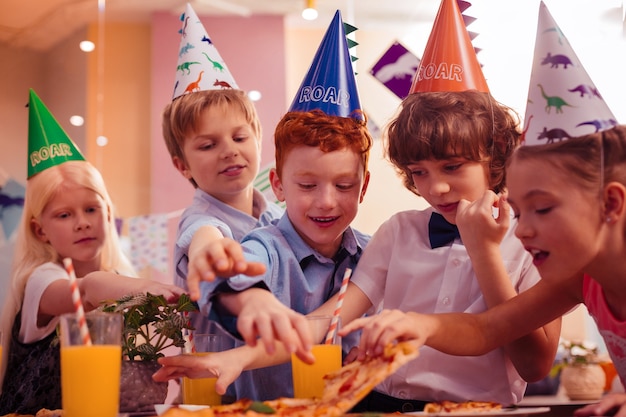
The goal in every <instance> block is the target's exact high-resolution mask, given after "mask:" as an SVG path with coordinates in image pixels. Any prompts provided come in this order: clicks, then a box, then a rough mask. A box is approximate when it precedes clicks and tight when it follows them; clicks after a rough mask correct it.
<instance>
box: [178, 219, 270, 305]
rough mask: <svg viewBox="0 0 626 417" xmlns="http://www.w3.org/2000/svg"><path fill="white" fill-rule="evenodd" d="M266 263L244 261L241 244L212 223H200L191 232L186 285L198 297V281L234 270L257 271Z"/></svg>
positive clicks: (230, 275) (260, 270)
mask: <svg viewBox="0 0 626 417" xmlns="http://www.w3.org/2000/svg"><path fill="white" fill-rule="evenodd" d="M264 272H265V265H263V264H261V263H258V262H248V261H246V259H245V257H244V255H243V251H242V249H241V245H240V244H239V242H237V241H236V240H233V239H230V238H227V237H224V236H223V235H222V232H220V230H219V229H218V228H216V227H214V226H208V225H207V226H202V227H200V228H199V229H198V230H197V231H196V232H195V233H194V235H193V238H192V240H191V244H190V245H189V264H188V273H187V287H188V288H189V296H190V297H191V299H192V300H194V301H197V300H198V299H199V298H200V282H201V281H214V280H215V279H216V277H222V278H227V277H232V276H233V275H237V274H245V275H250V276H254V275H260V274H262V273H264Z"/></svg>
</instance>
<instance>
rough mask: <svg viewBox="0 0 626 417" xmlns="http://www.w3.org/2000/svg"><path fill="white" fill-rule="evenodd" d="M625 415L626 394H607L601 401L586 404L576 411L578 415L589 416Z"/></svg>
mask: <svg viewBox="0 0 626 417" xmlns="http://www.w3.org/2000/svg"><path fill="white" fill-rule="evenodd" d="M609 415H610V416H624V415H626V394H624V393H613V394H607V395H605V396H604V397H602V398H601V399H600V402H597V403H594V404H589V405H586V406H584V407H582V408H579V409H578V410H575V411H574V416H576V417H589V416H609Z"/></svg>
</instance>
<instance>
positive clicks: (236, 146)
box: [163, 4, 283, 331]
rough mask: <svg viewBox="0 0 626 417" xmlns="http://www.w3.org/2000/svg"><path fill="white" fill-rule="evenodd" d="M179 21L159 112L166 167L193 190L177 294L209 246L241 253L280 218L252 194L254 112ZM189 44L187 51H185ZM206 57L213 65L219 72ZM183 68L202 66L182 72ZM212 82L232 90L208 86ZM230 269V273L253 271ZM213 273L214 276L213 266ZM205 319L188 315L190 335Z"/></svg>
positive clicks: (193, 21) (179, 251)
mask: <svg viewBox="0 0 626 417" xmlns="http://www.w3.org/2000/svg"><path fill="white" fill-rule="evenodd" d="M185 16H187V17H188V19H186V20H185V21H186V24H185V30H184V31H182V36H181V43H180V45H181V48H180V55H179V61H178V68H179V70H177V71H176V77H177V79H176V83H175V87H174V96H173V99H172V102H171V103H169V104H168V105H167V106H166V107H165V109H164V111H163V137H164V139H165V144H166V145H167V149H168V151H169V153H170V156H171V158H172V163H173V164H174V166H175V167H176V169H177V170H178V171H179V172H180V173H181V174H182V175H183V176H184V177H185V178H186V179H188V180H189V182H191V184H192V185H193V186H194V188H195V193H194V197H193V202H192V203H191V205H190V206H189V207H187V209H185V211H184V212H183V214H182V216H181V219H180V222H179V225H178V233H177V236H176V244H175V248H174V270H175V277H174V282H175V283H176V284H177V285H179V286H181V287H183V288H187V287H189V286H188V281H189V280H191V281H194V280H195V281H196V282H197V281H198V280H199V277H198V274H199V271H200V270H203V269H204V268H205V265H207V264H210V263H212V262H213V260H212V258H211V255H210V253H211V252H210V248H211V247H212V245H214V244H217V245H220V246H219V247H220V248H223V250H225V251H231V250H233V251H237V253H240V248H239V246H238V244H237V242H239V241H240V240H241V238H243V236H244V235H245V234H246V233H248V232H249V231H250V230H252V229H254V228H256V227H259V226H265V225H267V224H270V223H271V222H272V221H273V220H275V219H277V218H279V217H280V216H281V215H282V213H283V209H282V208H280V207H279V206H278V205H276V204H275V203H273V202H270V201H269V200H267V199H266V198H265V196H264V195H263V194H262V193H261V192H260V191H258V190H256V189H255V188H254V180H255V178H256V176H257V175H258V173H259V168H260V162H261V124H260V121H259V118H258V115H257V112H256V109H255V108H254V105H253V103H252V101H251V100H250V99H249V97H248V96H247V95H246V93H245V92H244V91H242V90H239V89H238V87H237V84H236V83H235V80H234V79H233V77H232V75H231V74H230V71H229V70H228V68H227V66H226V64H225V63H223V60H222V58H221V56H220V55H219V52H218V51H217V49H216V47H215V45H214V44H213V43H212V42H206V41H202V39H208V38H209V36H208V34H207V32H206V30H205V29H204V26H203V25H202V22H201V21H200V20H199V19H198V16H197V15H196V14H195V12H194V11H193V9H192V8H191V5H189V4H188V5H187V9H186V12H185ZM189 44H193V45H194V47H193V48H188V47H187V45H189ZM205 56H206V57H205ZM208 57H211V59H212V60H213V61H215V62H220V63H221V70H219V71H218V70H216V69H215V67H214V66H213V65H212V64H211V63H210V62H209V61H207V58H208ZM189 62H196V63H204V64H201V65H192V66H188V68H189V70H188V71H181V70H180V68H184V67H186V63H189ZM207 64H208V65H207ZM216 77H218V79H219V80H220V81H223V82H224V83H226V84H227V85H229V86H230V87H232V88H228V89H223V88H222V87H221V86H214V81H215V79H216ZM198 80H199V81H198ZM237 266H238V265H236V266H235V272H237V273H243V272H246V273H254V271H255V269H254V267H252V268H250V269H246V268H245V266H244V268H242V269H237ZM215 270H216V271H219V270H220V265H219V264H216V268H215ZM257 270H258V265H257ZM189 289H190V290H191V296H192V297H193V298H194V299H197V298H198V297H199V296H200V294H199V291H198V288H197V286H194V285H192V286H190V287H189ZM207 314H208V311H206V310H204V311H201V314H194V315H193V316H192V321H193V325H194V327H195V328H196V330H197V331H205V330H206V329H207V327H206V325H207V320H206V315H207Z"/></svg>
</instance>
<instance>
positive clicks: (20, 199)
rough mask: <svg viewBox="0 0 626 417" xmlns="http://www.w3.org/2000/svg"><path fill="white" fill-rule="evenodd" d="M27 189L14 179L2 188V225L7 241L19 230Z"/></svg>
mask: <svg viewBox="0 0 626 417" xmlns="http://www.w3.org/2000/svg"><path fill="white" fill-rule="evenodd" d="M25 195H26V188H25V187H24V186H23V185H21V184H20V183H18V182H17V181H15V180H14V179H12V178H9V180H8V181H7V182H6V183H5V184H4V185H3V186H2V188H0V224H2V230H3V232H4V237H5V239H6V240H10V239H11V237H12V236H13V233H14V232H15V230H16V229H17V226H18V224H19V222H20V217H21V216H22V211H23V208H24V196H25Z"/></svg>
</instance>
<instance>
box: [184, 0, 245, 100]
mask: <svg viewBox="0 0 626 417" xmlns="http://www.w3.org/2000/svg"><path fill="white" fill-rule="evenodd" d="M181 21H182V22H183V25H182V28H181V29H180V30H179V33H180V35H181V39H180V47H179V51H178V63H177V65H176V81H175V83H174V93H173V97H172V99H175V98H177V97H180V96H181V95H183V94H191V93H194V92H196V91H204V90H222V89H224V88H235V89H238V88H239V87H238V86H237V83H236V82H235V79H234V78H233V76H232V74H231V73H230V71H229V69H228V66H227V65H226V63H225V62H224V60H223V59H222V57H221V56H220V54H219V52H218V51H217V48H216V47H215V45H214V43H213V41H212V40H211V38H210V36H209V35H208V33H207V32H206V30H205V29H204V26H203V25H202V22H201V21H200V19H199V18H198V16H197V15H196V13H195V12H194V10H193V8H192V7H191V5H190V4H187V9H186V10H185V13H184V14H183V15H182V16H181Z"/></svg>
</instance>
